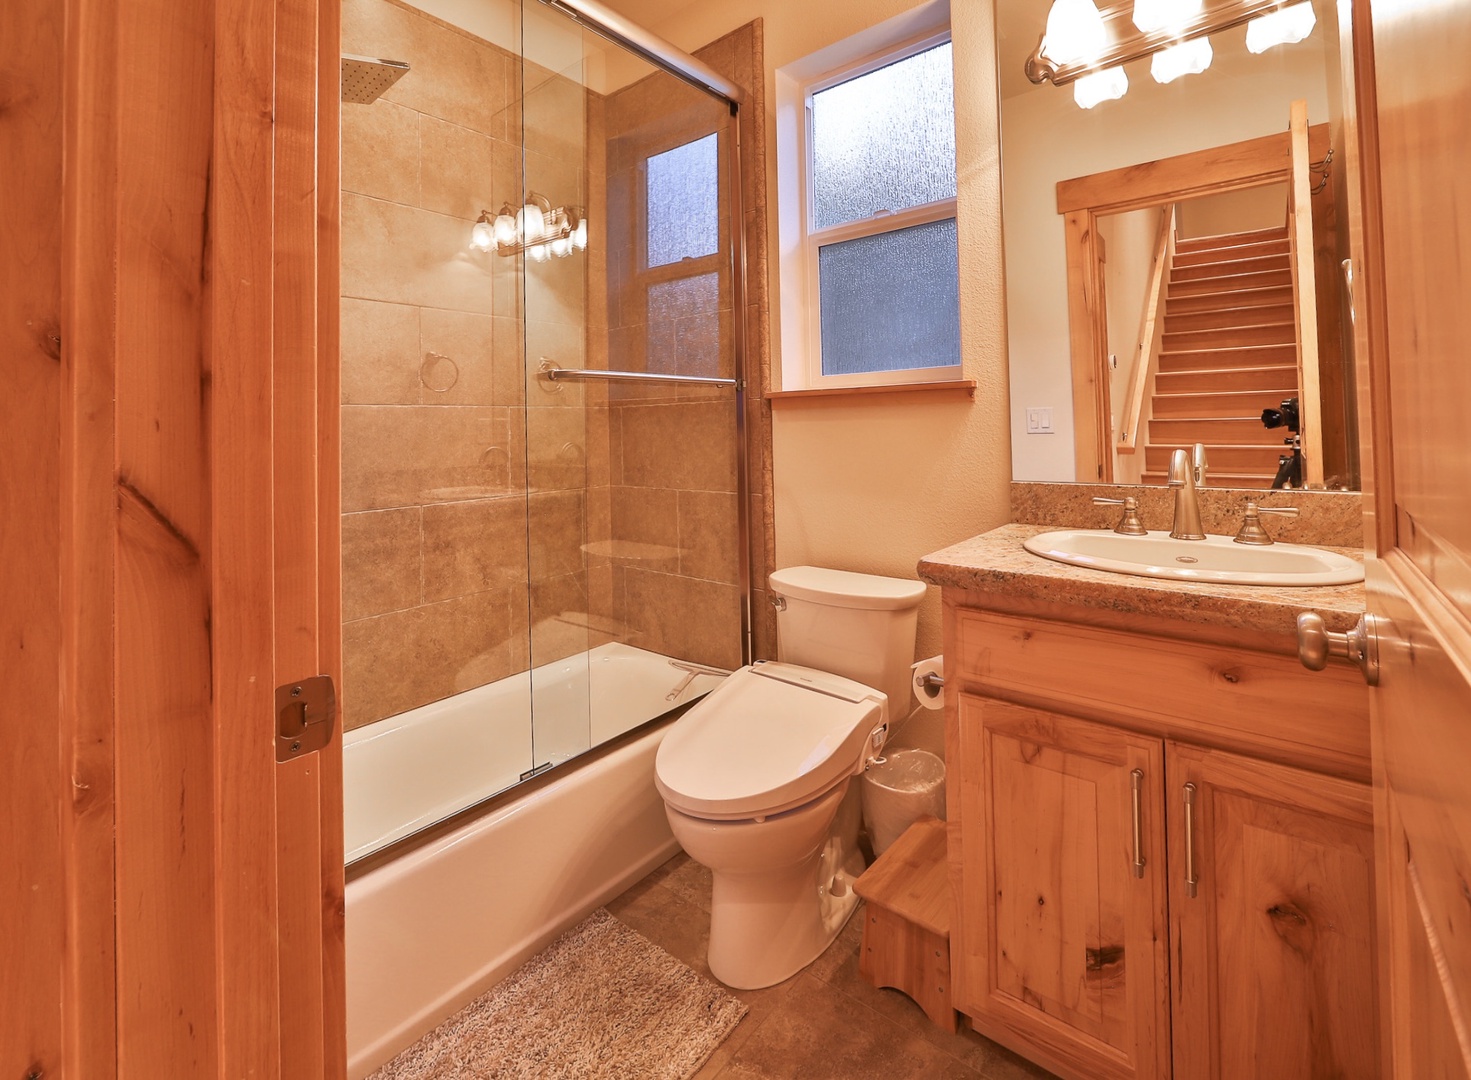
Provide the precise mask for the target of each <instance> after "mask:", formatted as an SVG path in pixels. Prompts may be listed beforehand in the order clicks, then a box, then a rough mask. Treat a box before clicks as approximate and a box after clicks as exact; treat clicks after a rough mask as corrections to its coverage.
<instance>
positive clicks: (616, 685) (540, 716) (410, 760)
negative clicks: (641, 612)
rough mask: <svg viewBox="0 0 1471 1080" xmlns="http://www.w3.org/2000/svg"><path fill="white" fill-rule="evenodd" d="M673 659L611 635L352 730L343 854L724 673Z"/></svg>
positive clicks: (606, 733) (402, 831) (644, 715)
mask: <svg viewBox="0 0 1471 1080" xmlns="http://www.w3.org/2000/svg"><path fill="white" fill-rule="evenodd" d="M677 663H680V661H674V662H671V658H670V657H667V656H661V655H660V654H659V653H654V652H649V651H648V650H646V649H637V648H634V647H633V646H631V645H623V644H621V643H618V642H610V643H608V644H606V645H600V646H598V647H597V648H596V649H592V650H590V651H589V652H583V653H577V654H576V655H574V656H570V657H567V658H566V659H564V660H558V661H557V662H555V663H551V664H543V665H542V666H540V667H537V668H533V669H532V670H531V671H525V672H522V673H521V674H519V675H512V676H511V677H510V678H506V679H500V680H499V681H497V682H493V683H489V684H487V685H485V686H479V687H476V688H475V689H473V690H466V691H465V692H463V693H460V694H456V695H454V696H453V697H449V698H446V699H444V700H443V701H435V702H432V703H430V704H428V705H423V706H420V707H419V708H417V709H411V710H410V711H408V712H406V713H402V714H400V715H398V716H395V717H390V718H389V719H387V720H381V721H379V722H378V723H376V724H370V725H368V726H367V727H361V728H357V729H356V730H354V731H350V732H348V733H347V735H346V736H344V737H343V740H342V794H343V807H342V809H343V822H344V827H345V831H346V836H345V841H346V843H345V850H346V852H347V861H348V862H349V863H352V862H355V861H357V860H358V859H360V858H362V857H363V856H364V855H368V854H371V853H372V852H374V851H377V850H378V849H379V848H382V847H385V846H386V845H388V844H391V843H393V842H394V841H395V840H399V839H402V838H403V837H405V836H408V835H410V834H412V833H415V832H418V831H419V830H420V829H422V828H424V827H425V826H426V825H432V824H434V823H435V822H436V821H443V820H444V819H445V818H447V817H450V816H451V815H453V814H456V813H458V812H459V811H461V810H463V809H465V808H466V807H469V806H474V805H475V804H476V803H479V802H483V801H484V800H486V799H488V798H490V797H491V796H492V795H495V794H496V793H497V792H500V791H504V790H505V789H506V788H508V787H511V786H512V785H514V784H516V783H517V782H518V781H519V780H520V779H521V778H522V776H523V775H525V774H526V773H529V772H531V771H532V770H533V769H542V768H546V767H548V766H551V765H560V764H561V763H562V762H564V761H567V760H570V759H571V758H574V757H576V756H577V755H579V754H581V753H583V752H584V751H586V750H588V749H589V748H591V747H594V746H601V745H602V744H603V743H605V742H608V741H609V740H611V739H614V738H616V737H618V736H619V735H622V734H623V733H624V732H627V731H631V730H633V729H634V728H636V727H638V726H639V725H640V724H643V723H645V722H647V721H649V720H651V719H653V718H654V717H656V716H660V715H662V714H664V713H666V712H668V711H669V710H670V709H674V708H677V707H679V706H680V705H684V704H687V703H688V702H690V701H693V700H694V699H695V698H697V697H699V696H700V695H701V694H704V693H706V692H708V691H709V690H711V689H712V688H714V686H715V685H716V684H717V683H719V681H720V677H719V676H717V675H712V674H706V673H704V672H700V671H691V670H690V669H689V668H687V667H676V666H675V664H677ZM675 691H678V692H677V693H675ZM530 717H535V725H534V729H533V724H532V723H531V721H530V719H529V718H530Z"/></svg>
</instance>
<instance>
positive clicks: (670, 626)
mask: <svg viewBox="0 0 1471 1080" xmlns="http://www.w3.org/2000/svg"><path fill="white" fill-rule="evenodd" d="M624 573H625V576H624V590H625V598H624V604H625V608H624V610H625V618H626V619H627V621H628V622H629V624H630V625H631V626H633V627H634V628H636V629H637V630H638V631H639V633H640V634H641V635H642V641H640V642H636V643H637V644H640V645H641V647H642V648H646V649H652V650H654V651H655V652H661V653H664V654H665V655H666V656H676V657H680V658H681V659H684V660H691V661H694V662H695V663H697V664H712V665H714V666H716V667H724V668H735V667H739V666H740V662H741V642H740V636H741V634H740V629H741V610H740V590H738V589H737V588H736V587H735V586H734V585H725V584H722V583H720V582H714V581H702V580H699V579H695V578H687V577H678V576H676V575H674V574H659V573H653V572H651V571H647V570H639V569H634V568H632V567H630V568H628V569H627V570H626V571H625V572H624Z"/></svg>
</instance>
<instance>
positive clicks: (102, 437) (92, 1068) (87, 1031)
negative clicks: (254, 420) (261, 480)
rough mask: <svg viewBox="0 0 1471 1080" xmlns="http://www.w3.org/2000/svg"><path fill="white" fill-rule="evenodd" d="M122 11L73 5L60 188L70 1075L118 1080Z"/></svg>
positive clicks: (72, 1) (105, 0) (65, 1008)
mask: <svg viewBox="0 0 1471 1080" xmlns="http://www.w3.org/2000/svg"><path fill="white" fill-rule="evenodd" d="M119 18H120V15H119V11H118V5H117V4H115V3H113V2H112V0H68V3H67V5H66V19H67V26H68V27H69V28H70V29H69V33H68V35H67V43H66V62H65V69H64V79H65V82H66V90H65V93H64V94H63V98H64V100H65V106H66V118H65V129H66V130H65V139H66V148H65V155H66V160H67V162H68V167H67V170H66V172H67V178H66V182H65V184H64V185H63V187H62V191H61V194H62V207H63V210H62V217H63V227H64V235H63V238H62V259H63V271H62V280H63V281H64V282H65V285H66V287H65V289H64V294H63V302H64V306H63V326H62V341H63V342H64V348H63V349H62V376H63V380H64V387H63V391H62V439H61V478H62V500H61V502H62V518H61V554H62V574H61V613H62V657H61V661H62V665H61V666H62V698H61V701H62V728H61V736H62V765H63V768H64V769H66V770H67V771H69V774H70V775H69V779H70V782H71V786H72V793H73V794H72V798H71V799H70V800H69V801H63V804H62V838H63V843H64V846H65V850H66V852H67V855H68V859H69V866H68V882H67V954H66V966H65V969H64V972H63V987H62V1013H63V1022H64V1025H65V1036H66V1050H65V1054H66V1068H67V1069H68V1070H70V1074H71V1075H73V1076H78V1077H88V1078H89V1080H90V1078H95V1080H111V1078H112V1077H114V1076H115V1075H116V1073H117V1050H116V1044H117V997H116V928H115V923H114V914H113V912H114V908H115V903H114V888H115V877H116V860H115V857H114V852H113V846H114V839H115V828H116V820H115V813H114V812H115V797H116V790H115V786H114V782H115V776H114V767H113V766H114V751H115V742H116V739H115V733H114V722H115V709H114V699H113V691H114V657H115V640H114V627H115V623H116V618H115V594H116V575H115V572H114V559H113V555H114V550H115V544H116V540H117V527H118V513H117V488H116V482H115V475H114V465H115V445H116V417H115V402H114V381H115V375H116V367H115V353H116V348H117V312H116V307H115V303H114V295H113V294H114V277H113V275H114V271H115V259H116V254H117V248H118V227H117V225H118V218H117V195H116V184H117V175H116V165H117V139H118V130H117V112H118V109H119V108H120V106H121V103H120V100H119V95H118V94H117V89H116V88H117V78H118V67H119V57H118V55H117V45H118V22H119Z"/></svg>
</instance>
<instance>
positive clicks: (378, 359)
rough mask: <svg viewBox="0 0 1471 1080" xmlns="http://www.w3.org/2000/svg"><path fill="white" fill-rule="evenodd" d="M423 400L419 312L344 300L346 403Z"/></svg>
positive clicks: (400, 307)
mask: <svg viewBox="0 0 1471 1080" xmlns="http://www.w3.org/2000/svg"><path fill="white" fill-rule="evenodd" d="M418 400H419V309H418V308H416V307H410V306H408V305H405V304H386V303H383V302H381V301H378V300H354V299H352V298H350V297H344V298H343V300H342V402H343V404H344V405H410V404H413V403H414V402H416V401H418Z"/></svg>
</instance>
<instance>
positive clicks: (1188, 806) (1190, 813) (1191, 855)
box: [1185, 784, 1200, 900]
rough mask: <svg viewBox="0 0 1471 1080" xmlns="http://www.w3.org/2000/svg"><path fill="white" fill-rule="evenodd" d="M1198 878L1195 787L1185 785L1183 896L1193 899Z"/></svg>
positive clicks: (1198, 881) (1198, 883)
mask: <svg viewBox="0 0 1471 1080" xmlns="http://www.w3.org/2000/svg"><path fill="white" fill-rule="evenodd" d="M1199 885H1200V877H1199V875H1197V874H1196V872H1195V785H1194V784H1186V785H1185V895H1186V896H1188V897H1190V898H1191V899H1192V900H1193V899H1195V893H1196V889H1197V887H1198V886H1199Z"/></svg>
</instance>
